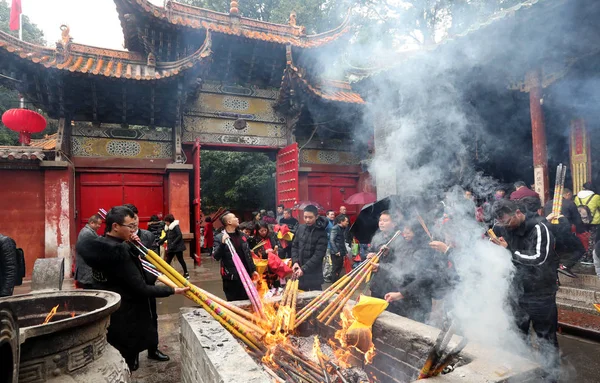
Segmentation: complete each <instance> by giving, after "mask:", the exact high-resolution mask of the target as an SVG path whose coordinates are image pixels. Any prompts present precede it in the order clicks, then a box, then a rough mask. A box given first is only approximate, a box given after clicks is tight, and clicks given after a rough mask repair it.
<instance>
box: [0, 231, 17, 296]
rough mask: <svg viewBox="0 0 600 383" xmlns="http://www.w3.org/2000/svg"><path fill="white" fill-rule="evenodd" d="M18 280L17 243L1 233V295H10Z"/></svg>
mask: <svg viewBox="0 0 600 383" xmlns="http://www.w3.org/2000/svg"><path fill="white" fill-rule="evenodd" d="M16 281H17V244H16V243H15V241H14V240H13V239H12V238H10V237H7V236H5V235H2V234H0V297H9V296H11V295H12V294H13V289H14V288H15V284H16Z"/></svg>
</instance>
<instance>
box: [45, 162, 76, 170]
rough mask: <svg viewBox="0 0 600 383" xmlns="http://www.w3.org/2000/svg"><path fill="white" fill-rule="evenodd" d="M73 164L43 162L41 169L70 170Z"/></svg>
mask: <svg viewBox="0 0 600 383" xmlns="http://www.w3.org/2000/svg"><path fill="white" fill-rule="evenodd" d="M70 166H71V164H70V163H69V162H68V161H42V162H40V168H45V169H68V168H69V167H70Z"/></svg>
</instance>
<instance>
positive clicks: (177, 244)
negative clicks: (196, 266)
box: [158, 214, 190, 278]
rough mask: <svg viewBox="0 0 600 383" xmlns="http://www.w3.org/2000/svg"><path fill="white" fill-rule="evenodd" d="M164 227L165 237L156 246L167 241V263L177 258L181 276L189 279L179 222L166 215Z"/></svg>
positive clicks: (170, 215) (171, 215)
mask: <svg viewBox="0 0 600 383" xmlns="http://www.w3.org/2000/svg"><path fill="white" fill-rule="evenodd" d="M165 225H166V226H165V232H166V234H167V235H166V236H165V237H164V238H163V239H161V240H160V241H159V242H158V244H159V245H162V244H163V243H165V241H167V256H166V261H167V263H168V264H171V261H173V258H175V257H177V260H178V261H179V264H180V265H181V268H182V269H183V276H184V277H185V278H189V277H190V274H189V273H188V270H187V266H186V264H185V260H184V259H183V252H184V251H185V243H183V234H182V233H181V229H180V228H179V220H176V219H175V217H173V214H167V215H166V216H165Z"/></svg>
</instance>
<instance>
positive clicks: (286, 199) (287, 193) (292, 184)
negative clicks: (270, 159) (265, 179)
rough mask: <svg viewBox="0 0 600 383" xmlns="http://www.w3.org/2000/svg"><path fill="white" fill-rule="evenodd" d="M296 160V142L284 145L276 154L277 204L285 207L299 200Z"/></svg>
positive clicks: (289, 206)
mask: <svg viewBox="0 0 600 383" xmlns="http://www.w3.org/2000/svg"><path fill="white" fill-rule="evenodd" d="M298 162H299V161H298V144H297V143H293V144H291V145H289V146H286V147H285V148H283V149H281V150H280V151H279V153H278V154H277V204H278V205H280V204H282V205H283V206H285V207H286V208H291V207H292V206H294V205H295V204H296V202H298V201H299V200H300V192H299V190H298V166H299V164H298Z"/></svg>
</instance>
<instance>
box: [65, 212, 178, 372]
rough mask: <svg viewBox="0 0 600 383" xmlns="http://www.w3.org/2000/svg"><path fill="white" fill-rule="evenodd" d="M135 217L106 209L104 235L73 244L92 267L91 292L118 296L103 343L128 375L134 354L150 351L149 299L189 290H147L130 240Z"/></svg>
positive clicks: (134, 362)
mask: <svg viewBox="0 0 600 383" xmlns="http://www.w3.org/2000/svg"><path fill="white" fill-rule="evenodd" d="M135 226H136V225H135V214H134V213H133V212H132V211H131V210H130V209H128V208H126V207H124V206H117V207H113V208H112V209H110V211H109V212H108V214H107V215H106V234H105V236H104V237H98V238H93V239H90V240H87V241H82V242H78V243H77V252H78V253H80V254H81V255H82V256H83V259H84V261H85V262H86V263H87V264H88V265H89V266H91V267H92V269H93V275H94V288H97V289H100V290H109V291H113V292H116V293H118V294H119V295H121V306H120V307H119V309H118V310H117V311H115V312H114V313H113V314H112V315H111V317H110V326H109V327H108V334H107V340H108V342H109V343H110V344H111V345H113V346H114V347H115V348H116V349H117V350H119V352H120V353H121V355H123V358H124V359H125V361H126V362H127V365H128V366H129V369H130V370H131V371H135V370H137V368H138V367H139V362H138V354H139V353H140V352H141V351H143V350H146V349H148V348H149V347H151V343H152V337H150V336H148V334H149V333H151V332H152V331H153V327H154V325H153V321H152V315H151V313H150V300H149V299H150V298H157V297H158V298H160V297H167V296H170V295H173V294H184V293H185V292H186V291H187V290H188V289H189V288H175V289H173V288H172V287H168V286H150V285H148V284H147V283H146V279H145V276H144V271H143V268H142V265H141V262H140V260H139V258H138V255H137V254H134V253H133V250H132V247H131V244H130V243H129V242H128V241H129V240H130V239H131V240H139V238H138V237H137V236H136V235H133V231H134V230H135Z"/></svg>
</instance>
